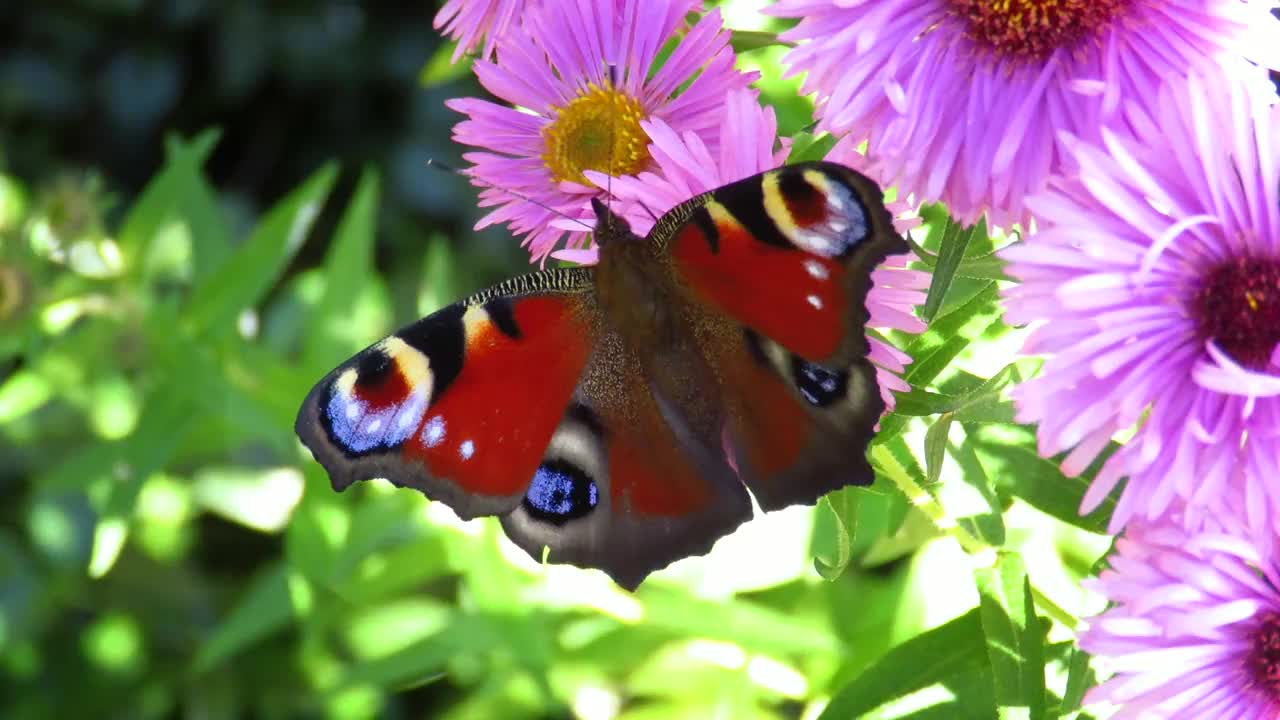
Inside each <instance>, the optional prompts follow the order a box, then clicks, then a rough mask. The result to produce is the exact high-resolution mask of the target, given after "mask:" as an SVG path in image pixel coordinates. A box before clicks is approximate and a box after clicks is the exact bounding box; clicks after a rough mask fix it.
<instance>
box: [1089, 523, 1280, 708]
mask: <svg viewBox="0 0 1280 720" xmlns="http://www.w3.org/2000/svg"><path fill="white" fill-rule="evenodd" d="M1235 530H1236V531H1225V530H1223V529H1221V528H1215V529H1206V530H1203V531H1201V532H1196V533H1189V532H1187V531H1186V530H1185V529H1184V528H1182V527H1181V526H1180V524H1177V523H1161V524H1159V525H1154V526H1153V525H1146V524H1141V523H1135V525H1134V526H1131V527H1130V528H1129V529H1128V530H1127V531H1125V535H1124V537H1122V538H1121V539H1120V540H1118V541H1117V542H1116V551H1115V553H1114V554H1113V555H1112V556H1111V558H1110V560H1109V563H1110V566H1111V567H1110V569H1108V570H1104V571H1103V572H1102V574H1101V577H1099V578H1098V579H1097V580H1096V581H1088V580H1087V581H1085V582H1086V584H1087V585H1089V586H1090V587H1091V589H1094V590H1097V591H1098V592H1100V593H1101V594H1103V595H1105V596H1106V597H1107V599H1108V600H1110V601H1111V603H1112V606H1111V607H1110V609H1108V610H1107V611H1106V612H1104V613H1102V614H1101V615H1099V616H1097V617H1095V618H1091V619H1090V621H1089V628H1088V629H1087V630H1085V631H1084V632H1083V633H1082V634H1081V636H1080V647H1081V648H1083V649H1084V650H1086V651H1088V652H1089V653H1090V654H1092V655H1094V656H1095V659H1096V662H1097V663H1098V665H1100V666H1102V667H1104V668H1111V669H1112V670H1114V671H1115V673H1116V674H1115V675H1114V676H1112V677H1111V678H1110V679H1109V680H1107V681H1106V682H1104V683H1102V684H1101V685H1099V686H1097V687H1095V688H1093V689H1092V690H1090V691H1089V693H1088V694H1087V695H1086V697H1085V701H1086V702H1087V703H1094V702H1108V703H1112V704H1115V705H1119V706H1120V709H1119V710H1118V712H1117V713H1116V714H1115V715H1113V716H1112V717H1114V718H1116V720H1145V719H1146V718H1213V719H1214V720H1252V719H1253V718H1274V717H1280V592H1277V589H1276V588H1277V587H1278V585H1277V583H1278V582H1280V573H1278V572H1277V570H1280V568H1277V567H1276V565H1275V564H1274V563H1272V562H1269V561H1267V560H1266V559H1265V558H1264V557H1262V556H1261V555H1260V554H1259V552H1258V549H1257V547H1256V545H1255V544H1254V543H1251V542H1250V541H1249V539H1248V536H1247V535H1243V534H1241V533H1240V532H1239V531H1238V528H1236V529H1235Z"/></svg>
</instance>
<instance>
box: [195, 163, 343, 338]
mask: <svg viewBox="0 0 1280 720" xmlns="http://www.w3.org/2000/svg"><path fill="white" fill-rule="evenodd" d="M336 177H337V168H336V167H334V166H333V165H326V166H325V167H323V168H321V169H320V170H318V171H316V172H315V173H314V174H313V175H312V176H311V177H310V178H309V179H308V180H307V181H306V182H305V183H304V184H303V185H302V187H300V188H299V189H297V190H295V191H293V192H292V193H291V194H290V195H289V196H288V197H286V198H285V199H284V200H282V201H280V203H279V204H277V205H276V206H275V207H274V208H272V209H271V211H270V212H268V213H267V215H266V217H264V218H263V220H262V221H261V222H260V223H259V224H258V227H257V228H256V229H255V230H254V231H253V234H252V235H250V236H249V239H248V240H247V241H246V242H245V243H244V244H243V245H241V246H240V247H239V248H237V249H236V252H235V254H233V255H232V256H231V257H230V258H228V259H227V261H226V262H224V263H223V264H222V266H221V267H220V268H218V269H217V270H216V271H214V272H213V273H211V274H210V275H209V277H207V278H206V279H205V280H204V281H203V282H201V283H199V284H198V285H196V286H195V288H194V289H193V291H192V295H191V298H190V300H189V301H188V305H187V308H186V312H185V317H184V320H185V324H186V326H187V327H188V328H189V329H190V330H191V331H192V332H193V334H200V333H203V332H205V331H207V330H209V329H211V328H215V327H222V326H224V325H228V324H230V323H231V322H233V321H234V320H235V318H236V316H237V315H239V313H240V312H241V311H242V310H244V309H245V308H248V307H250V306H252V305H253V304H254V303H256V302H257V301H258V300H260V299H261V297H262V295H263V294H264V293H266V291H267V290H269V289H270V288H271V287H272V285H274V284H275V282H276V279H277V278H278V277H279V276H280V273H282V272H283V271H284V269H285V266H286V265H288V263H289V260H290V259H291V258H292V257H293V254H294V253H295V252H296V251H297V250H298V247H299V246H301V244H302V241H303V240H304V239H305V238H306V236H307V232H308V231H309V230H310V229H311V225H312V224H313V223H314V222H315V219H316V217H317V216H319V214H320V206H321V204H322V203H323V202H324V199H325V197H326V196H327V195H328V193H329V190H330V189H331V188H332V187H333V181H334V179H335V178H336Z"/></svg>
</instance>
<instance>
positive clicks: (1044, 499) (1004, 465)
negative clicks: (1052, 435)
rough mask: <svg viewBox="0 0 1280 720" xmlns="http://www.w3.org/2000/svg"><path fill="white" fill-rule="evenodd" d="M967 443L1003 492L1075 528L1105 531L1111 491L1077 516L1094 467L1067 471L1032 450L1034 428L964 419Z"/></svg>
mask: <svg viewBox="0 0 1280 720" xmlns="http://www.w3.org/2000/svg"><path fill="white" fill-rule="evenodd" d="M964 430H965V434H966V435H968V436H969V443H970V446H971V447H972V448H973V450H974V452H975V453H976V454H977V456H978V459H979V460H980V461H981V462H982V465H983V467H985V468H986V469H987V472H988V475H989V477H990V478H991V479H992V482H993V483H994V484H995V486H996V488H997V489H999V490H1000V491H1001V492H1005V493H1009V494H1010V495H1014V496H1016V497H1018V498H1021V499H1022V500H1024V501H1026V503H1027V504H1029V505H1031V506H1032V507H1034V508H1036V509H1038V510H1040V511H1042V512H1044V513H1046V514H1048V515H1052V516H1053V517H1055V518H1057V519H1059V520H1061V521H1063V522H1065V523H1070V524H1072V525H1075V526H1076V527H1078V528H1082V529H1084V530H1089V531H1091V532H1095V533H1106V532H1107V523H1108V522H1110V519H1111V513H1112V512H1114V510H1115V504H1116V501H1115V493H1112V495H1111V496H1110V497H1108V498H1107V499H1106V500H1103V501H1102V504H1101V505H1100V506H1099V507H1098V509H1097V510H1095V511H1093V512H1092V513H1090V514H1089V515H1086V516H1083V517H1081V515H1080V512H1079V511H1080V501H1081V500H1082V499H1083V498H1084V494H1085V492H1086V491H1087V490H1088V489H1089V485H1090V483H1091V482H1092V479H1093V476H1094V474H1095V473H1096V468H1097V466H1098V465H1100V462H1101V461H1099V462H1095V463H1094V467H1093V468H1091V469H1090V470H1089V471H1087V472H1084V473H1081V474H1080V475H1079V476H1077V477H1067V476H1066V475H1065V474H1063V472H1062V470H1061V469H1060V468H1059V467H1058V464H1057V463H1055V462H1053V461H1050V460H1046V459H1045V458H1043V457H1040V454H1039V453H1038V452H1037V451H1036V450H1035V447H1036V439H1035V431H1034V430H1033V429H1030V428H1024V427H1022V426H1019V425H979V424H976V423H966V424H965V426H964Z"/></svg>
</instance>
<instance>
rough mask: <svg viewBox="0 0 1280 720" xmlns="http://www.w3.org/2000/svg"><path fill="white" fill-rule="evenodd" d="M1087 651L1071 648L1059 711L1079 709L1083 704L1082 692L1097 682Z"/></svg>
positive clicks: (1066, 711)
mask: <svg viewBox="0 0 1280 720" xmlns="http://www.w3.org/2000/svg"><path fill="white" fill-rule="evenodd" d="M1090 660H1091V658H1090V657H1089V653H1087V652H1085V651H1083V650H1081V649H1080V648H1072V650H1071V660H1070V661H1069V662H1068V663H1067V689H1066V692H1064V693H1063V694H1062V706H1061V710H1060V712H1061V713H1062V714H1064V715H1065V714H1066V713H1069V712H1072V711H1073V710H1079V709H1080V706H1081V705H1083V704H1084V694H1085V692H1086V691H1088V689H1089V688H1091V687H1093V686H1094V685H1096V684H1097V677H1096V676H1095V674H1094V672H1093V668H1092V667H1090V666H1089V665H1090V663H1089V661H1090Z"/></svg>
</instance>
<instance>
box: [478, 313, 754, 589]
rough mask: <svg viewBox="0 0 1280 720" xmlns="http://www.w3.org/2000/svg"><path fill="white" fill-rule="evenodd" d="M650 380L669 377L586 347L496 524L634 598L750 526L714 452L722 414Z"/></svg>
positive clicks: (683, 364)
mask: <svg viewBox="0 0 1280 720" xmlns="http://www.w3.org/2000/svg"><path fill="white" fill-rule="evenodd" d="M661 362H662V363H664V364H666V363H669V364H670V365H672V366H673V369H672V372H673V373H675V374H677V375H681V374H688V373H689V372H690V368H694V369H695V370H694V371H695V372H697V371H698V370H697V369H698V368H701V367H705V364H704V362H703V360H702V359H701V357H700V356H698V355H688V356H681V353H679V351H676V353H675V354H674V355H673V356H670V357H667V358H666V359H665V360H662V361H661ZM707 371H708V372H709V368H708V369H707ZM659 376H661V377H670V374H669V373H667V372H666V371H663V370H660V369H659V368H655V367H653V366H652V364H651V362H647V361H642V360H641V359H640V358H639V357H638V356H637V355H636V354H635V353H634V352H633V351H631V350H629V349H628V348H627V347H626V346H625V345H624V344H623V343H622V342H621V341H619V340H618V339H617V338H615V337H610V336H606V337H604V338H602V339H601V341H600V342H598V343H597V347H596V352H595V354H594V355H593V356H592V358H591V360H590V361H589V362H588V365H587V368H586V371H585V374H584V376H583V380H582V383H581V384H580V385H579V387H578V389H577V391H576V393H575V395H574V402H573V404H572V405H571V406H570V408H569V410H568V411H567V412H566V413H565V417H564V419H563V420H562V422H561V424H560V426H559V428H557V430H556V433H555V436H554V437H553V439H552V441H551V444H550V447H549V448H548V450H547V453H546V456H545V457H544V458H543V460H542V464H541V465H540V466H539V467H538V469H537V472H536V474H535V479H534V481H533V483H532V485H531V486H530V489H529V493H528V494H527V495H526V497H525V498H524V500H523V501H522V502H521V504H520V506H518V507H517V508H516V509H515V510H514V511H513V512H512V513H510V514H509V515H506V516H505V517H503V519H502V524H503V527H504V529H505V530H506V532H507V535H508V536H509V537H510V538H511V539H512V540H513V541H515V543H516V544H517V545H519V546H521V547H522V548H524V549H525V550H526V551H528V552H529V554H530V555H532V556H533V557H534V558H541V552H542V548H543V547H544V546H545V547H547V548H548V549H549V551H550V553H549V559H550V561H551V562H565V563H571V564H574V565H580V566H584V567H595V568H600V569H602V570H604V571H605V572H607V573H608V574H609V575H610V576H611V577H612V578H613V579H614V580H615V581H616V582H617V583H618V584H619V585H622V586H623V587H626V588H629V589H634V588H635V587H636V586H637V585H639V584H640V581H641V580H643V579H644V578H645V576H647V575H648V574H649V573H650V572H653V571H654V570H657V569H659V568H662V567H664V566H666V565H667V564H669V563H671V562H673V561H675V560H678V559H680V558H683V557H687V556H689V555H697V554H702V553H705V552H707V551H708V550H710V548H711V545H712V544H713V543H714V542H715V540H717V539H718V538H720V537H721V536H723V535H725V534H728V533H729V532H732V531H733V529H734V528H736V527H737V526H738V525H739V524H741V523H742V522H743V521H745V520H746V519H748V518H749V517H750V515H751V503H750V499H749V498H748V496H747V493H746V490H745V489H744V488H743V487H742V484H741V482H740V481H739V480H738V478H737V476H736V475H735V473H734V471H733V469H732V467H731V466H730V465H729V464H728V462H727V460H726V458H725V456H724V452H723V450H722V443H721V430H720V429H721V428H722V427H723V426H724V423H725V421H726V417H725V415H724V413H723V410H722V407H723V404H722V403H721V402H719V399H718V398H716V397H715V393H714V391H713V390H704V391H703V392H702V393H701V397H700V398H699V399H692V398H689V397H682V398H680V399H679V400H678V401H672V400H670V399H668V398H667V397H665V396H664V394H663V393H664V391H663V387H664V386H665V383H663V382H661V380H659V379H658V377H659ZM712 387H714V384H712ZM668 392H669V391H668Z"/></svg>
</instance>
